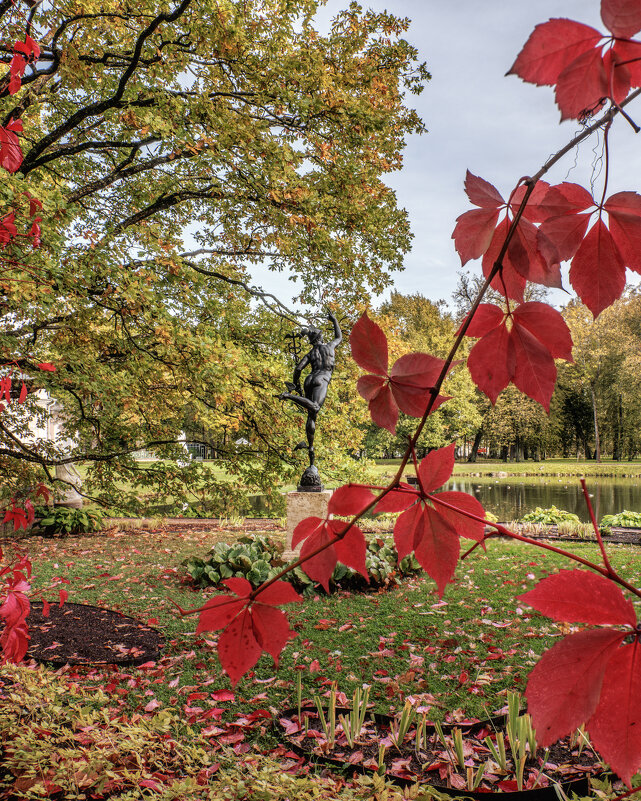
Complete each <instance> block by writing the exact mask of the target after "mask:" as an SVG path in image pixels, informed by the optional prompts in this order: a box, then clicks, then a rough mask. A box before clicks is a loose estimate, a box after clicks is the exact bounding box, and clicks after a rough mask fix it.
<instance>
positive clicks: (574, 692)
mask: <svg viewBox="0 0 641 801" xmlns="http://www.w3.org/2000/svg"><path fill="white" fill-rule="evenodd" d="M625 636H626V634H625V632H622V631H616V630H614V629H593V630H590V631H580V632H578V633H577V634H569V635H568V636H566V637H564V638H563V639H562V640H561V641H560V642H558V643H556V644H555V645H554V646H553V647H552V648H550V649H549V650H548V651H546V652H545V653H544V654H543V656H542V657H541V659H540V660H539V661H538V662H537V664H536V666H535V667H534V670H533V671H532V672H531V673H530V677H529V679H528V684H527V690H526V693H525V694H526V697H527V701H528V710H529V712H530V714H531V715H532V723H533V725H534V728H535V729H536V736H537V742H538V743H539V745H540V746H541V747H542V748H546V747H547V746H548V745H551V744H552V743H554V742H556V741H557V740H560V739H561V738H562V737H565V736H566V735H568V734H570V732H573V731H574V730H575V729H577V728H578V727H579V726H581V725H582V724H583V723H585V722H586V721H587V720H588V719H589V718H590V717H591V716H592V715H593V713H594V711H595V709H596V708H597V704H598V702H599V696H600V694H601V686H602V683H603V676H604V675H605V670H606V666H607V664H608V662H609V660H610V659H611V658H612V656H613V655H614V654H615V652H616V651H617V649H618V648H619V645H620V644H621V642H622V641H623V639H624V637H625Z"/></svg>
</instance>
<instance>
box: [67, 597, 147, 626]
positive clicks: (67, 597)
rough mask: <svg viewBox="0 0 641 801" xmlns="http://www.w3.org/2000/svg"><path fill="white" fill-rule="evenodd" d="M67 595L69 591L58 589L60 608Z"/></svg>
mask: <svg viewBox="0 0 641 801" xmlns="http://www.w3.org/2000/svg"><path fill="white" fill-rule="evenodd" d="M68 597H69V593H68V592H67V590H58V606H59V607H60V608H62V607H63V606H64V604H65V602H66V600H67V598H68ZM156 623H158V621H157V620H156Z"/></svg>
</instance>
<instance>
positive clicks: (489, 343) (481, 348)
mask: <svg viewBox="0 0 641 801" xmlns="http://www.w3.org/2000/svg"><path fill="white" fill-rule="evenodd" d="M467 367H468V370H469V371H470V375H471V376H472V380H473V381H474V383H475V384H476V386H477V387H478V388H479V389H480V390H481V392H483V393H485V394H486V395H487V397H488V398H489V399H490V401H491V402H492V404H494V403H496V399H497V398H498V396H499V395H500V394H501V392H502V391H503V390H504V389H505V387H506V386H507V385H508V384H509V383H510V381H511V380H512V377H513V376H514V369H515V367H516V353H515V350H514V342H513V340H512V337H511V336H510V334H509V332H508V330H507V328H506V327H505V325H500V326H498V327H497V328H495V329H494V330H493V331H490V333H489V334H487V335H486V336H484V337H483V339H479V341H478V342H477V343H476V345H474V347H473V348H472V350H471V351H470V355H469V356H468V359H467Z"/></svg>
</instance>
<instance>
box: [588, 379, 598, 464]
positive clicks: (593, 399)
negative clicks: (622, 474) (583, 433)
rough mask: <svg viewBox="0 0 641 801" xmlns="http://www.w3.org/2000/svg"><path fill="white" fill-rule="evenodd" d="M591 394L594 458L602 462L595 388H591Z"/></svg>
mask: <svg viewBox="0 0 641 801" xmlns="http://www.w3.org/2000/svg"><path fill="white" fill-rule="evenodd" d="M590 394H591V395H592V414H593V415H594V458H595V459H596V461H597V462H600V461H601V446H600V445H599V421H598V418H597V413H596V395H595V394H594V387H592V386H591V387H590Z"/></svg>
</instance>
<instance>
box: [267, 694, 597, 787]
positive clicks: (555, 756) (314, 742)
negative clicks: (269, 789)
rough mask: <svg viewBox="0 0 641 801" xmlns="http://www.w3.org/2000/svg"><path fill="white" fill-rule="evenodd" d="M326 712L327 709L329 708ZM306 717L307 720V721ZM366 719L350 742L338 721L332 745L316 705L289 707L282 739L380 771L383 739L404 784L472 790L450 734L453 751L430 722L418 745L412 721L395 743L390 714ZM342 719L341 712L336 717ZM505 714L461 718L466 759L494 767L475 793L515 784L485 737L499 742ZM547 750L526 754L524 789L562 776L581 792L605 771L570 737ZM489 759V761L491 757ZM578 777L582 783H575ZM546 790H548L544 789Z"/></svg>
mask: <svg viewBox="0 0 641 801" xmlns="http://www.w3.org/2000/svg"><path fill="white" fill-rule="evenodd" d="M339 712H340V713H341V714H344V715H347V714H348V712H349V710H347V709H341V710H338V709H337V715H338V713H339ZM325 715H326V718H327V710H325ZM305 718H307V724H306V723H305ZM372 718H373V719H368V720H366V722H365V725H364V726H363V729H362V730H361V734H360V736H359V737H358V738H357V739H356V740H355V741H354V742H353V745H352V746H350V745H349V743H348V740H347V738H346V737H345V735H344V733H343V731H342V728H341V726H340V725H337V728H336V739H335V743H334V747H333V748H330V747H329V744H328V743H327V740H326V738H325V735H324V732H323V727H322V726H321V725H320V722H319V719H318V714H317V712H316V708H315V707H313V708H311V709H304V710H303V713H302V721H301V722H300V723H299V720H298V713H297V711H296V710H295V709H288V710H285V711H284V712H283V716H282V717H281V718H279V720H278V725H279V727H280V728H281V730H282V732H283V734H282V736H283V739H284V740H285V741H286V742H287V744H288V745H289V746H290V747H291V748H292V750H294V751H295V752H297V753H299V754H301V755H303V756H305V757H307V758H308V759H311V760H314V761H320V762H325V763H326V764H330V765H343V767H350V768H355V769H357V770H359V771H361V772H366V771H368V770H369V771H376V770H377V768H378V760H379V746H380V745H381V743H383V744H385V745H386V746H387V747H386V750H385V754H384V757H383V758H384V762H385V772H386V775H387V778H388V779H391V780H392V781H399V782H400V783H402V784H411V783H414V782H416V781H419V782H421V783H424V784H427V785H430V786H432V787H435V788H437V789H439V790H444V791H445V792H448V794H449V793H451V792H454V791H455V790H456V791H457V792H458V794H462V793H461V791H466V792H465V794H466V795H470V791H469V790H468V785H467V782H468V776H467V770H461V769H460V768H459V767H458V764H457V761H456V755H455V749H454V747H453V743H452V741H451V739H448V742H449V751H448V749H447V748H446V747H444V746H443V744H442V742H441V741H440V739H439V737H438V735H437V734H436V733H435V731H434V728H433V727H432V726H430V725H428V726H427V728H426V733H427V735H428V736H427V737H426V738H423V740H422V745H421V747H420V748H419V749H418V750H417V748H416V726H415V725H413V726H412V727H411V728H410V731H409V732H408V734H407V736H406V738H405V741H404V742H403V743H402V744H401V747H400V749H399V748H397V747H396V746H395V745H393V744H392V742H391V739H390V722H391V718H389V717H388V716H387V715H379V714H376V715H373V716H372ZM337 723H338V717H337ZM503 723H504V719H502V718H501V719H498V718H497V719H494V720H493V721H481V722H469V723H467V724H466V723H460V724H457V725H458V727H460V729H461V731H462V733H463V738H464V742H465V746H464V747H465V751H464V755H465V764H466V766H469V767H472V769H473V773H474V774H476V772H477V771H478V769H479V768H480V767H481V765H483V764H486V765H487V764H489V765H492V766H493V767H490V768H487V767H486V772H485V773H484V777H483V780H482V781H481V783H480V786H479V789H478V791H476V792H473V793H471V795H472V797H476V796H477V795H479V796H480V795H481V793H483V794H485V793H487V792H501V793H502V794H503V796H504V797H505V798H506V799H508V798H510V797H511V795H512V794H513V793H514V792H515V791H516V790H517V786H516V783H515V780H514V773H513V771H512V772H510V773H507V774H506V773H503V772H501V771H500V770H496V768H498V765H496V763H493V762H492V761H491V760H492V755H491V753H490V750H489V749H488V747H487V746H486V743H485V738H486V737H490V738H491V739H492V740H493V741H494V743H496V737H497V727H498V728H499V730H501V728H500V727H501V726H502V725H503ZM453 728H454V726H452V725H446V724H444V725H443V729H444V731H445V735H446V737H448V738H449V737H450V735H451V732H452V730H453ZM505 744H506V750H507V758H508V765H507V767H508V770H510V768H513V762H512V758H511V752H510V748H509V745H508V744H507V738H506V740H505ZM543 755H544V751H543V749H538V751H537V754H536V755H535V757H533V758H530V757H528V759H527V761H526V763H525V769H524V773H523V789H524V790H529V789H532V788H534V789H535V790H537V791H539V794H540V795H545V796H546V797H547V794H548V793H550V794H551V796H550V797H554V798H555V797H556V795H555V791H554V789H553V783H554V782H559V783H561V784H564V785H567V784H568V783H569V782H572V790H573V791H574V792H577V793H579V794H585V793H587V789H588V785H587V777H588V776H591V775H596V774H599V773H601V771H602V767H601V764H600V762H599V759H598V757H597V756H596V755H595V754H594V752H593V751H592V750H591V749H590V748H589V747H585V748H583V749H582V750H581V749H580V748H579V747H578V745H577V744H576V743H572V742H571V741H570V738H569V737H568V738H565V739H564V740H561V741H560V742H559V743H556V744H555V745H553V746H551V747H550V749H549V754H548V757H547V761H546V762H545V764H542V762H543V759H542V757H543ZM488 760H489V761H490V762H489V763H488ZM577 780H579V781H580V782H581V786H579V785H576V784H574V783H575V782H576V781H577ZM541 791H546V792H543V793H542V792H541ZM515 797H516V796H515Z"/></svg>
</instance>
